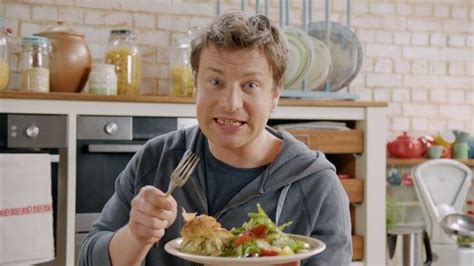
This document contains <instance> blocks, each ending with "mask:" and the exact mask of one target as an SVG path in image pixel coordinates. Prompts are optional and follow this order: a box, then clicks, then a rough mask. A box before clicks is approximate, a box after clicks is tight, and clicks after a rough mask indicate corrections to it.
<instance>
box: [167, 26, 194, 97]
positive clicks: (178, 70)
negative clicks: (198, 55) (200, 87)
mask: <svg viewBox="0 0 474 266" xmlns="http://www.w3.org/2000/svg"><path fill="white" fill-rule="evenodd" d="M190 55H191V38H190V34H188V35H187V36H184V37H180V38H176V39H174V40H173V46H172V48H171V55H170V85H171V95H172V96H192V94H193V89H194V79H193V71H192V68H191V61H190Z"/></svg>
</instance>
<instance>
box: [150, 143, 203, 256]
mask: <svg viewBox="0 0 474 266" xmlns="http://www.w3.org/2000/svg"><path fill="white" fill-rule="evenodd" d="M198 163H199V157H198V156H197V155H195V154H194V153H193V152H192V151H190V150H186V152H185V153H184V154H183V157H182V158H181V160H180V161H179V163H178V166H176V168H175V169H174V170H173V172H172V173H171V176H170V183H169V185H168V190H167V191H166V196H169V195H171V193H173V191H174V190H175V189H176V188H178V187H182V186H183V185H184V183H186V181H188V179H189V177H190V176H191V174H192V173H193V171H194V169H196V166H197V164H198ZM158 244H159V242H156V243H155V247H158Z"/></svg>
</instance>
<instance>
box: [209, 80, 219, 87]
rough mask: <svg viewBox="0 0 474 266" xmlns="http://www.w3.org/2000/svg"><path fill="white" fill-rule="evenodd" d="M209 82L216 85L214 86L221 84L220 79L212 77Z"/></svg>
mask: <svg viewBox="0 0 474 266" xmlns="http://www.w3.org/2000/svg"><path fill="white" fill-rule="evenodd" d="M209 83H211V85H214V86H217V85H219V81H218V80H217V79H211V80H210V81H209Z"/></svg>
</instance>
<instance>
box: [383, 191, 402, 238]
mask: <svg viewBox="0 0 474 266" xmlns="http://www.w3.org/2000/svg"><path fill="white" fill-rule="evenodd" d="M385 208H386V216H385V226H386V227H387V230H390V229H392V228H394V227H395V226H396V225H397V223H399V222H400V216H401V213H400V211H401V210H400V207H399V206H397V205H396V204H395V200H393V198H392V197H390V196H387V197H386V201H385Z"/></svg>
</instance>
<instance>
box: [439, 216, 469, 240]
mask: <svg viewBox="0 0 474 266" xmlns="http://www.w3.org/2000/svg"><path fill="white" fill-rule="evenodd" d="M440 225H441V228H443V229H444V231H445V232H446V233H447V234H448V235H460V236H467V237H473V238H474V217H471V216H469V215H465V214H459V213H453V214H448V215H446V216H444V218H443V219H441V222H440Z"/></svg>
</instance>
